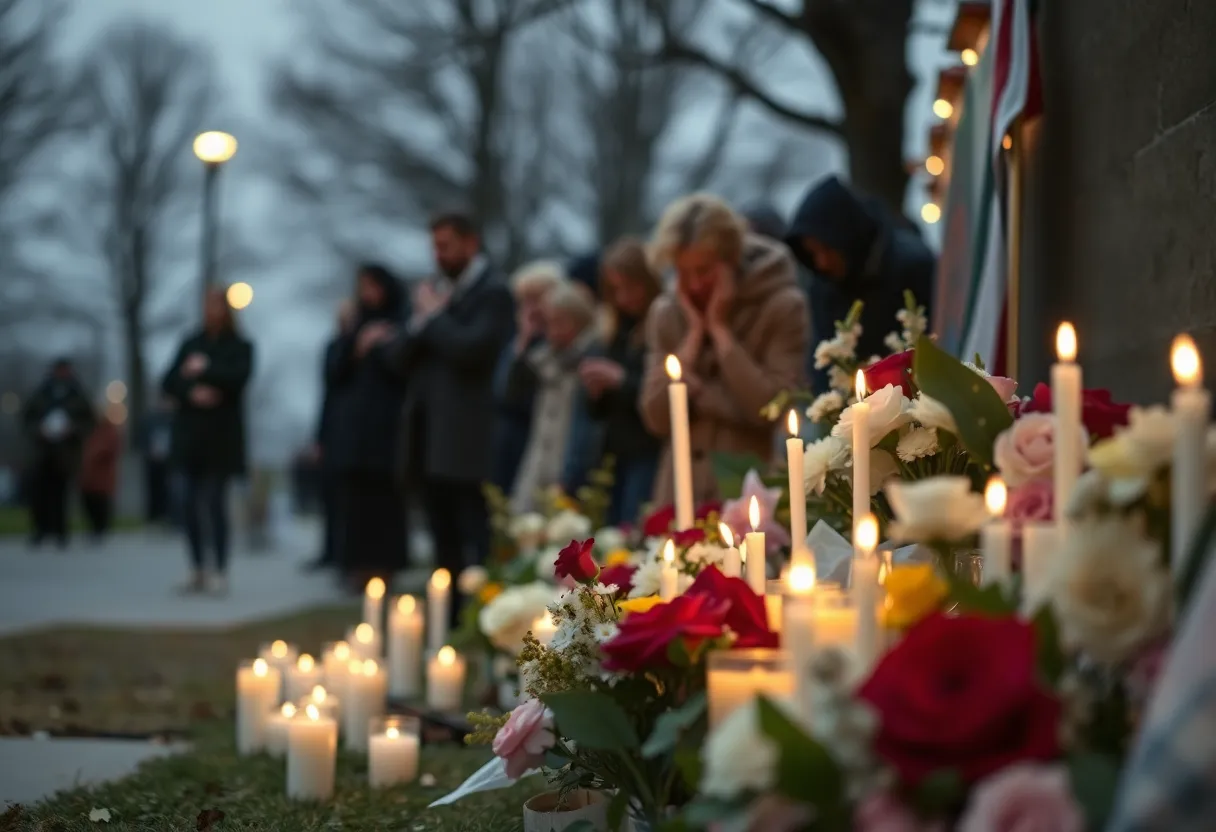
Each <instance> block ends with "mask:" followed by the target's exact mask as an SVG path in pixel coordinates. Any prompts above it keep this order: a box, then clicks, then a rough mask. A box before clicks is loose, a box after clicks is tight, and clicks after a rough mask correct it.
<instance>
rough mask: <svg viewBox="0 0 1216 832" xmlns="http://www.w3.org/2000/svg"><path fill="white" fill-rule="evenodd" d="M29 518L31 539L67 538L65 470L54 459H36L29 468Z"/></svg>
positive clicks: (60, 539)
mask: <svg viewBox="0 0 1216 832" xmlns="http://www.w3.org/2000/svg"><path fill="white" fill-rule="evenodd" d="M30 474H31V476H30V500H29V503H30V520H31V525H32V526H33V527H34V528H33V541H34V543H41V542H42V541H43V540H44V539H45V538H47V537H54V538H56V539H57V540H58V541H59V544H60V545H61V546H66V545H67V542H68V485H69V478H68V473H67V471H65V470H64V469H63V466H62V465H60V464H59V463H58V462H56V461H55V460H51V459H44V460H39V461H38V462H37V463H36V464H35V465H34V468H33V470H32V471H31V472H30Z"/></svg>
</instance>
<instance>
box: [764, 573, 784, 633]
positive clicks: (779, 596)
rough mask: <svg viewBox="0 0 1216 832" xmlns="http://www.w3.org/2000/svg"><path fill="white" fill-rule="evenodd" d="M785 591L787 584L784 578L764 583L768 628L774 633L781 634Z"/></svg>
mask: <svg viewBox="0 0 1216 832" xmlns="http://www.w3.org/2000/svg"><path fill="white" fill-rule="evenodd" d="M785 589H786V582H785V579H784V578H777V579H774V580H771V581H765V583H764V613H765V617H766V618H767V619H768V628H769V629H770V630H772V631H773V632H774V633H780V632H781V624H782V622H783V621H784V618H783V617H782V608H783V607H784V604H785Z"/></svg>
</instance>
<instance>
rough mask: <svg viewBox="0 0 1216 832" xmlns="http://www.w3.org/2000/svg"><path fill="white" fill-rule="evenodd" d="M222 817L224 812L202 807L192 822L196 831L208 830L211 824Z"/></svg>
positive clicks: (217, 821) (204, 831) (205, 831)
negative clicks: (195, 819)
mask: <svg viewBox="0 0 1216 832" xmlns="http://www.w3.org/2000/svg"><path fill="white" fill-rule="evenodd" d="M223 819H224V813H223V812H221V811H220V810H219V809H204V810H203V811H201V812H199V813H198V819H197V821H196V822H195V824H194V828H195V829H197V830H198V832H209V830H210V829H211V827H212V825H213V824H216V823H219V822H220V821H222V820H223Z"/></svg>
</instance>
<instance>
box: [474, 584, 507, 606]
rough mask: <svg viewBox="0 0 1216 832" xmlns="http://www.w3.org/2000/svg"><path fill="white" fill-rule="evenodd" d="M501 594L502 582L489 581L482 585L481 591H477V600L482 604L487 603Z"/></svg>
mask: <svg viewBox="0 0 1216 832" xmlns="http://www.w3.org/2000/svg"><path fill="white" fill-rule="evenodd" d="M501 594H502V584H496V583H493V582H490V583H487V584H486V585H485V586H483V587H482V588H481V591H480V592H478V593H477V600H478V601H481V603H483V604H488V603H490V602H491V601H493V600H494V599H495V598H497V597H498V596H499V595H501Z"/></svg>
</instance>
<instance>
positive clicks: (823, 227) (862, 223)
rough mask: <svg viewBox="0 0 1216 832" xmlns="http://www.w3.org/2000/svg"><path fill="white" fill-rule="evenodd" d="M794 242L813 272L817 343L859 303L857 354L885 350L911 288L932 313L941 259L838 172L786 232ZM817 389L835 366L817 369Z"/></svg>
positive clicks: (817, 190) (818, 188)
mask: <svg viewBox="0 0 1216 832" xmlns="http://www.w3.org/2000/svg"><path fill="white" fill-rule="evenodd" d="M785 240H786V243H787V244H788V245H789V247H790V250H791V251H792V252H793V254H794V256H795V257H797V258H798V260H800V261H801V262H802V264H803V265H804V266H806V268H807V269H809V270H810V273H811V283H810V290H809V295H810V305H811V335H812V344H817V343H819V342H820V341H823V340H825V339H828V338H831V337H832V336H833V335H834V334H835V331H836V321H842V320H844V319H845V317H847V316H848V314H849V309H850V308H851V307H852V306H853V304H854V303H855V302H856V301H862V303H864V304H865V306H864V308H863V309H862V313H861V328H862V331H861V338H860V339H859V340H858V343H857V355H859V356H861V357H869V356H871V355H885V354H886V353H887V352H888V349H887V347H886V346H885V345H884V344H883V339H884V338H885V337H886V335H887V333H889V332H890V331H891V330H892V329H895V328H897V327H896V324H895V314H896V313H897V312H898V311H899V310H900V309H902V308H903V307H904V292H905V291H910V292H912V294H913V295H915V296H916V301H917V303H918V304H920V305H922V306H924V307H925V312H926V314H927V315H931V314H932V304H933V297H932V292H933V272H934V268H935V258H934V256H933V253H932V252H931V251H930V250H929V247H928V246H927V245H925V242H924V240H923V239H921V237H920V235H919V234H918V233H917V232H916V231H913V230H910V229H909V228H907V227H906V226H904V225H903V224H901V223H897V222H895V221H894V220H893V219H892V218H891V216H890V214H889V213H888V212H887V211H886V210H885V209H883V208H882V207H881V206H879V205H878V204H877V203H876V202H874V201H873V200H869V199H867V198H865V197H864V196H862V195H861V194H858V193H857V192H855V191H854V190H853V189H852V188H850V187H849V186H848V185H846V184H845V183H843V182H841V181H840V180H839V179H838V178H836V177H835V176H829V177H828V178H827V179H825V180H823V181H822V182H820V183H819V184H817V185H816V186H815V187H814V188H812V189H811V191H810V193H808V194H807V195H806V198H805V199H803V201H802V204H801V205H800V206H799V207H798V210H797V211H796V212H795V213H794V218H793V220H792V221H791V222H790V224H789V228H788V229H787V230H786V237H785ZM813 382H814V384H813V386H814V389H815V390H816V391H818V392H823V391H825V390H827V389H828V380H827V370H826V369H822V368H821V369H816V370H814V379H813Z"/></svg>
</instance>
